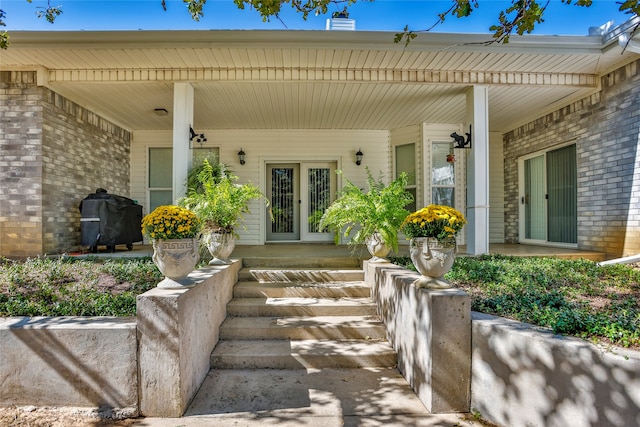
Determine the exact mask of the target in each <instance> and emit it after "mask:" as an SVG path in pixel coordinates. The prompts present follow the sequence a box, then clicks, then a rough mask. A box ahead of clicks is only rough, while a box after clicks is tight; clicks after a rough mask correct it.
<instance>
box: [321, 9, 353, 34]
mask: <svg viewBox="0 0 640 427" xmlns="http://www.w3.org/2000/svg"><path fill="white" fill-rule="evenodd" d="M326 29H327V30H335V31H355V29H356V20H355V19H349V12H347V8H346V7H345V8H344V10H343V11H342V12H333V14H332V15H331V18H330V19H327V27H326Z"/></svg>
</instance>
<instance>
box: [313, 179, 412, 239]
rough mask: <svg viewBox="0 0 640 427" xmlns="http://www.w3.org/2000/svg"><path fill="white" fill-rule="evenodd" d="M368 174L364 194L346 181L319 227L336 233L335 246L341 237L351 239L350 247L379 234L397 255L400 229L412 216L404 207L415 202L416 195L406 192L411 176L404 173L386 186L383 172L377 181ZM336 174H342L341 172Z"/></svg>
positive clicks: (323, 216)
mask: <svg viewBox="0 0 640 427" xmlns="http://www.w3.org/2000/svg"><path fill="white" fill-rule="evenodd" d="M366 171H367V185H368V186H369V189H368V190H367V191H366V192H365V191H364V190H363V189H361V188H359V187H357V186H356V185H355V184H353V183H352V182H351V181H349V180H348V179H346V178H345V185H344V187H343V188H342V190H340V192H339V194H338V197H337V199H336V200H335V201H334V202H333V203H332V204H331V205H330V206H329V207H328V208H327V209H326V210H325V212H324V214H323V215H322V218H321V219H320V223H319V227H320V229H329V230H331V231H333V232H334V233H335V236H334V240H335V242H336V244H338V243H339V242H340V236H342V235H344V236H345V237H350V241H349V244H351V245H358V244H363V243H365V242H366V240H367V239H368V238H369V237H370V236H372V235H373V234H374V233H379V234H380V236H381V237H382V240H383V241H384V242H385V243H386V244H387V245H388V246H390V247H391V248H392V249H393V250H394V251H396V252H397V251H398V230H399V228H400V225H402V222H403V221H404V219H405V218H406V217H407V215H409V211H408V210H407V209H406V208H405V207H406V206H407V205H409V204H410V203H411V202H413V195H412V194H411V193H409V192H408V191H406V189H405V188H406V186H407V184H408V182H409V175H408V174H406V173H404V172H403V173H402V174H400V176H398V177H397V178H396V179H394V180H393V181H391V182H390V183H389V185H385V183H384V182H383V178H384V176H383V175H382V172H381V173H380V175H379V177H378V178H377V179H375V178H373V176H372V175H371V171H370V170H369V168H366ZM336 173H338V174H342V171H336ZM352 233H354V234H353V236H352Z"/></svg>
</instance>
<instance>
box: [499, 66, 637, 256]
mask: <svg viewBox="0 0 640 427" xmlns="http://www.w3.org/2000/svg"><path fill="white" fill-rule="evenodd" d="M639 131H640V61H636V62H633V63H631V64H628V65H626V66H624V67H622V68H620V69H618V70H616V71H614V72H612V73H609V74H607V75H605V76H603V77H602V89H601V91H600V92H598V93H596V94H594V95H592V96H590V97H587V98H584V99H582V100H580V101H577V102H575V103H573V104H571V105H568V106H566V107H564V108H562V109H560V110H557V111H555V112H553V113H551V114H548V115H546V116H544V117H540V118H539V119H537V120H535V121H533V122H530V123H528V124H526V125H524V126H521V127H519V128H517V129H514V130H512V131H511V132H508V133H506V134H505V135H504V144H505V145H504V154H505V157H504V169H505V237H506V241H507V242H511V243H515V242H517V241H518V220H519V218H518V207H519V206H518V199H519V197H518V196H519V192H518V158H519V157H521V156H523V155H525V154H529V153H533V152H536V151H539V150H543V149H548V148H550V147H553V146H555V145H558V144H562V143H566V142H569V141H572V140H574V141H575V143H576V149H577V169H578V247H579V248H582V249H587V250H595V251H601V252H605V253H607V254H609V255H610V256H627V255H631V254H639V253H640V212H639V209H638V208H640V198H639V196H638V195H639V194H640V172H639V170H638V169H639V168H638V166H639V163H638V157H637V150H638V134H639Z"/></svg>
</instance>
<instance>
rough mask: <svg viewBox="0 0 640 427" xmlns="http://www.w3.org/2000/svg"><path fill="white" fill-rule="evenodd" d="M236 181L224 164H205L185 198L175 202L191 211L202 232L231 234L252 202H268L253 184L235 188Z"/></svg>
mask: <svg viewBox="0 0 640 427" xmlns="http://www.w3.org/2000/svg"><path fill="white" fill-rule="evenodd" d="M237 180H238V177H237V176H235V175H234V174H233V173H231V172H230V171H229V170H227V168H226V167H225V165H224V164H220V165H217V166H216V167H215V168H214V166H212V165H211V163H209V161H208V160H205V161H204V163H203V165H202V168H201V169H200V170H199V171H198V173H197V177H196V179H195V180H193V181H192V182H191V184H190V186H189V188H188V189H187V196H185V197H183V198H181V199H180V200H179V201H178V204H179V205H180V206H183V207H185V208H187V209H190V210H191V211H193V212H194V213H195V214H196V216H197V217H198V219H200V221H201V222H202V224H203V227H202V230H203V231H205V232H217V233H233V234H234V235H236V237H237V233H236V231H235V230H236V228H237V227H238V225H239V224H240V221H242V220H243V214H245V213H248V212H249V202H250V201H251V200H256V199H263V200H264V201H265V203H267V206H268V205H269V202H268V200H267V199H266V197H265V196H264V195H263V193H262V192H261V191H260V189H259V188H258V187H256V186H255V185H254V184H252V183H247V184H238V183H236V181H237Z"/></svg>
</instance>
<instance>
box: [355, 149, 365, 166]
mask: <svg viewBox="0 0 640 427" xmlns="http://www.w3.org/2000/svg"><path fill="white" fill-rule="evenodd" d="M362 156H364V154H363V153H362V150H360V149H359V148H358V151H357V152H356V165H358V166H360V165H361V164H362Z"/></svg>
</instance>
